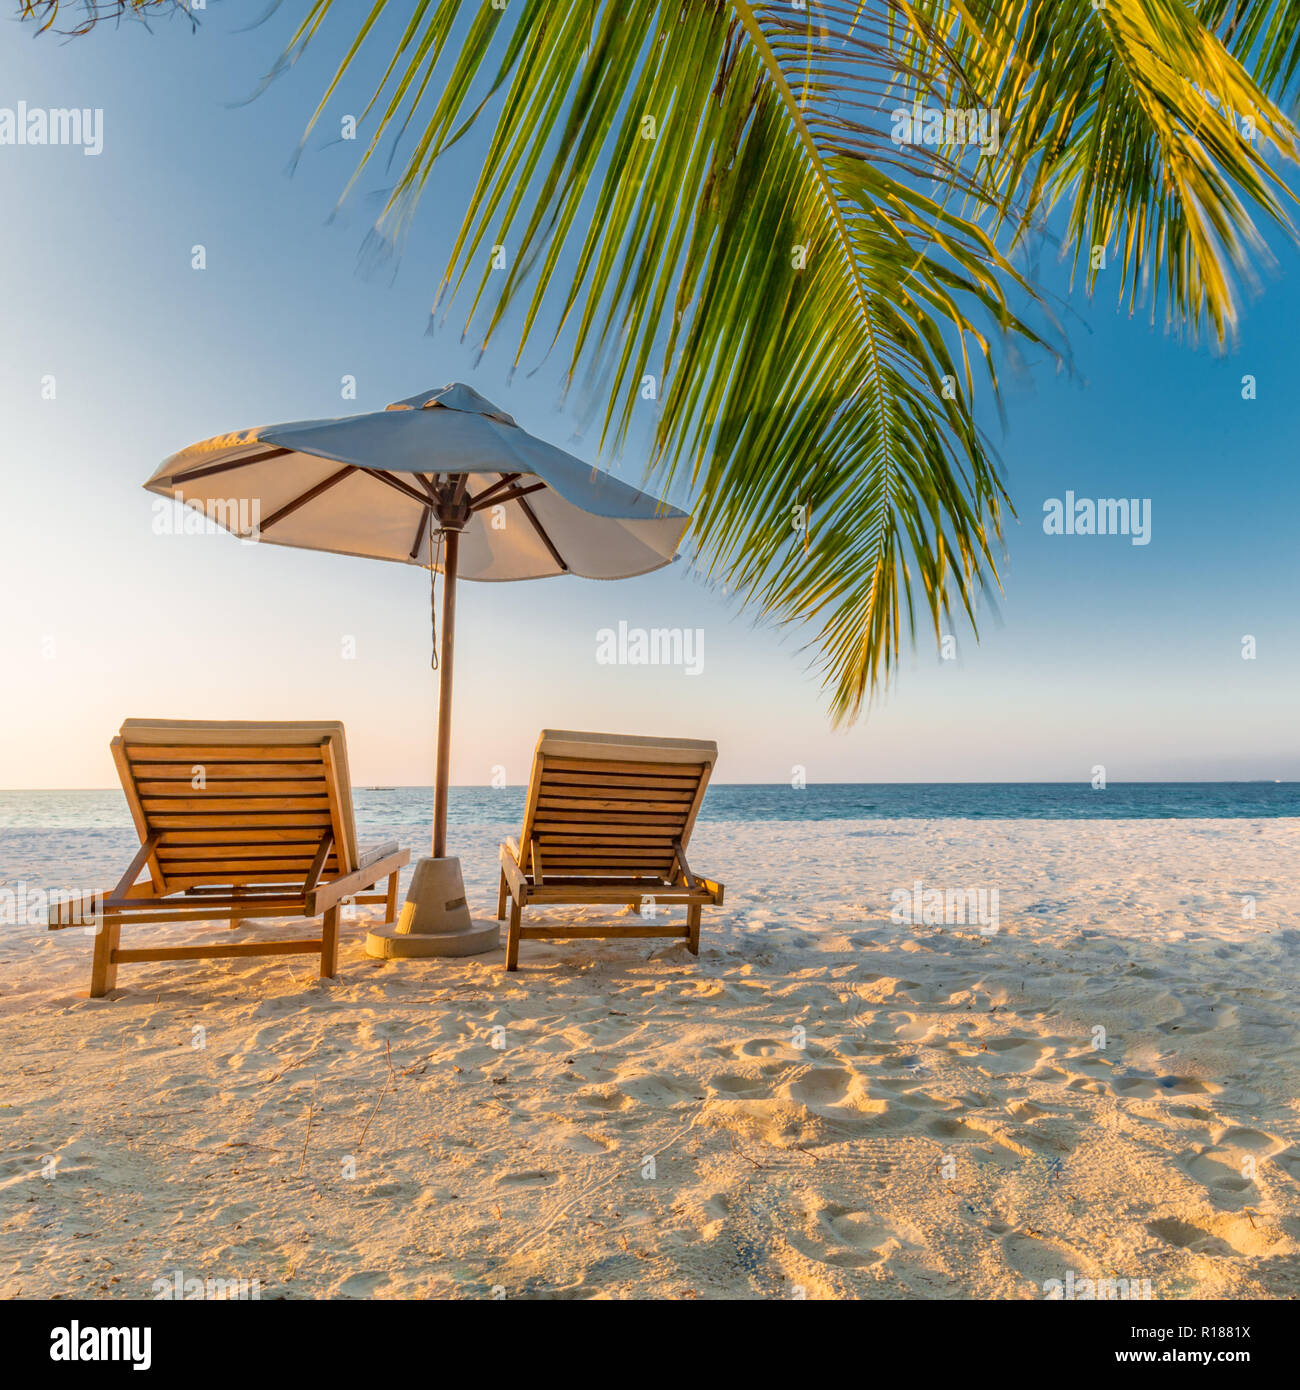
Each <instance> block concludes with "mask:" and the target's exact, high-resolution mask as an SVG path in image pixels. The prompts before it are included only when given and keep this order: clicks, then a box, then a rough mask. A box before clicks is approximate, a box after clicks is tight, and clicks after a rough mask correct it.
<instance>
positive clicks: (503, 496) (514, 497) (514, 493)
mask: <svg viewBox="0 0 1300 1390" xmlns="http://www.w3.org/2000/svg"><path fill="white" fill-rule="evenodd" d="M516 476H518V475H516ZM498 486H500V484H498ZM545 486H546V484H545V483H533V484H532V486H531V487H512V488H510V489H508V490H507V491H506V492H501V493H498V494H497V495H496V496H495V497H487V498H485V500H483V501H481V502H475V501H473V500H472V499H471V501H470V510H471V511H475V512H481V511H482V510H483V508H484V507H499V506H501V505H502V504H503V503H505V502H517V501H518V500H519V498H521V497H527V496H528V494H529V493H530V492H540V491H541V490H542V489H543V488H544V487H545ZM489 491H490V489H489ZM479 496H480V497H483V493H481V492H480V493H479Z"/></svg>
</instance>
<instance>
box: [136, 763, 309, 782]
mask: <svg viewBox="0 0 1300 1390" xmlns="http://www.w3.org/2000/svg"><path fill="white" fill-rule="evenodd" d="M132 765H133V766H134V767H135V770H136V775H137V776H139V777H159V778H173V777H179V778H184V780H185V781H187V782H188V781H189V779H190V778H191V777H192V776H193V775H194V767H195V763H194V762H193V761H191V762H182V763H154V762H145V761H143V760H136V759H133V760H132ZM200 765H201V766H202V767H203V769H204V771H205V773H206V775H207V779H208V781H209V782H213V781H217V780H220V781H230V780H232V779H236V778H240V777H244V778H249V779H251V780H253V781H258V782H261V781H273V780H275V779H277V778H289V779H290V780H293V779H297V780H300V781H310V782H312V783H317V782H322V781H324V780H325V767H324V764H323V763H322V762H321V760H320V759H319V758H315V759H313V760H312V761H311V762H301V763H225V762H220V763H219V762H212V761H210V760H209V761H208V762H205V763H204V762H201V764H200Z"/></svg>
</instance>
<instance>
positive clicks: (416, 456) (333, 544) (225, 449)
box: [145, 382, 690, 859]
mask: <svg viewBox="0 0 1300 1390" xmlns="http://www.w3.org/2000/svg"><path fill="white" fill-rule="evenodd" d="M145 487H146V488H147V489H148V491H150V492H152V493H156V494H157V495H158V496H161V497H169V498H172V499H174V500H175V501H177V502H178V503H182V504H184V505H186V506H190V507H195V508H198V509H199V510H201V511H203V512H204V513H205V514H206V515H207V516H208V517H210V518H211V519H213V520H214V521H216V522H218V523H219V524H220V525H222V526H224V527H225V529H227V530H230V531H232V532H233V533H234V534H236V535H239V536H241V538H243V539H246V540H257V541H259V542H262V543H266V544H271V545H291V546H301V547H303V548H305V549H309V550H326V551H333V552H334V553H336V554H339V555H357V556H366V557H369V558H371V559H376V560H394V561H397V562H399V563H402V564H409V565H418V566H423V567H426V568H429V569H430V570H431V571H437V572H440V573H441V574H442V575H443V590H442V615H441V645H440V650H439V655H438V667H439V698H438V743H437V766H436V774H435V783H434V814H433V855H434V858H435V859H443V858H445V856H446V842H447V785H448V773H449V763H450V754H451V690H452V667H453V655H454V642H455V620H456V584H457V581H458V580H460V579H476V580H485V581H490V580H515V579H543V578H547V577H549V576H553V575H561V574H575V575H580V576H582V577H583V578H587V579H623V578H627V577H630V576H632V575H637V574H646V573H648V572H649V571H651V570H655V569H658V568H660V567H661V566H662V565H666V564H668V563H669V562H670V561H671V560H672V559H673V557H674V555H675V554H676V550H677V545H678V542H679V541H680V540H681V538H682V535H683V533H684V531H685V529H686V526H687V524H688V522H689V520H690V518H689V516H688V515H687V514H686V513H685V512H681V511H678V510H677V508H675V507H670V506H668V505H667V504H666V503H664V502H662V501H660V500H658V499H656V498H654V497H650V496H648V495H647V494H645V493H643V492H640V491H638V490H637V489H636V488H634V487H630V486H629V485H628V484H627V483H624V482H620V481H619V480H618V479H617V478H613V477H611V476H610V475H609V474H608V473H603V472H601V471H599V470H598V469H595V468H593V467H591V465H589V464H586V463H583V462H582V461H581V460H580V459H577V458H574V457H573V456H572V455H571V454H567V453H565V452H564V450H562V449H557V448H556V447H555V446H554V445H553V444H548V443H546V442H545V440H542V439H538V438H537V437H536V436H535V435H532V434H529V433H528V432H527V431H526V430H524V429H521V428H520V427H519V425H518V424H517V423H516V422H515V420H514V419H513V418H512V417H511V416H510V415H508V414H507V413H506V412H505V411H504V410H502V409H501V408H500V407H499V406H496V405H493V404H492V402H491V401H489V400H487V399H485V398H484V397H483V396H481V395H480V394H479V393H478V392H477V391H475V390H473V389H472V388H471V387H469V386H465V385H463V384H461V383H459V382H454V383H452V384H451V385H449V386H445V387H443V388H442V389H441V390H435V391H425V392H421V393H420V394H419V395H415V396H408V397H407V398H406V399H404V400H400V401H395V402H394V403H393V404H392V405H390V406H388V407H386V408H385V409H384V410H378V411H373V412H371V413H369V414H365V415H350V416H344V417H341V418H339V419H332V420H304V421H297V422H294V423H291V424H284V425H266V426H261V427H258V428H254V429H249V430H241V431H237V432H235V433H232V434H222V435H217V436H215V437H214V438H212V439H205V440H203V441H202V442H201V443H198V444H193V445H191V446H190V447H189V448H187V449H182V450H181V451H180V452H179V453H177V454H173V455H172V456H171V457H170V458H169V459H167V460H166V462H164V463H163V464H162V465H161V466H160V467H159V468H158V470H157V471H156V472H155V473H154V475H153V476H152V477H151V478H150V479H149V480H148V482H146V483H145Z"/></svg>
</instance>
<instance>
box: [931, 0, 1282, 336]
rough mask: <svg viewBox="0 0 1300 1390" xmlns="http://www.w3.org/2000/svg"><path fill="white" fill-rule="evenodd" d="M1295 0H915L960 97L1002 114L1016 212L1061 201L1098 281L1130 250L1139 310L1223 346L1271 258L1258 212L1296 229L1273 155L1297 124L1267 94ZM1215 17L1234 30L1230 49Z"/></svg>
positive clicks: (1003, 179)
mask: <svg viewBox="0 0 1300 1390" xmlns="http://www.w3.org/2000/svg"><path fill="white" fill-rule="evenodd" d="M1291 8H1292V6H1291V5H1290V4H1284V5H1281V6H1277V7H1275V6H1273V5H1267V4H1259V3H1255V4H1250V5H1248V4H1246V3H1244V0H1241V3H1237V0H1233V5H1232V7H1231V9H1232V16H1231V17H1229V15H1228V10H1229V5H1228V0H1212V3H1210V4H1209V5H1208V6H1207V7H1205V9H1204V10H1203V12H1202V14H1200V15H1198V13H1197V11H1196V10H1195V9H1194V8H1193V7H1190V6H1188V5H1187V4H1184V3H1182V0H1099V3H1097V4H1096V5H1094V4H1093V3H1092V0H1058V3H1053V4H1050V5H1044V4H1041V3H1039V0H966V3H965V4H963V5H962V6H960V7H955V6H952V5H950V4H948V3H947V0H920V9H919V13H920V14H921V15H922V16H923V17H924V18H925V20H926V21H927V22H928V23H931V24H933V25H934V26H935V27H936V28H937V29H939V30H940V31H941V32H942V33H943V36H944V39H945V43H946V45H947V46H948V47H949V48H950V49H951V51H952V53H953V54H954V55H955V61H944V62H943V63H942V64H941V63H939V62H937V61H936V59H935V54H934V49H933V45H932V44H928V43H926V42H925V41H924V40H918V39H917V38H916V36H915V34H913V36H912V38H911V40H910V43H911V47H912V51H913V57H914V58H915V59H916V60H917V61H918V63H925V62H926V61H927V59H928V63H929V66H928V69H927V78H933V79H935V80H938V81H940V82H946V83H947V88H946V90H947V100H949V101H954V102H957V103H959V104H960V103H972V104H978V105H987V106H989V107H992V108H994V109H996V110H997V111H998V112H999V114H1000V118H1001V125H1002V130H1003V132H1004V135H1003V139H1002V142H1001V148H1000V150H999V153H998V157H997V158H996V159H994V160H989V161H986V162H985V163H984V164H983V165H982V166H981V170H980V172H981V173H982V174H983V176H984V179H985V186H984V192H985V194H986V197H987V198H988V199H990V200H994V201H997V202H998V203H999V204H1000V206H1001V208H1002V215H1003V219H1004V223H1005V224H1009V225H1010V226H1011V227H1012V228H1013V229H1014V231H1015V232H1016V233H1017V234H1019V235H1022V236H1023V235H1025V234H1026V233H1028V232H1029V231H1030V230H1031V229H1032V228H1033V227H1034V226H1036V225H1038V224H1039V223H1040V222H1041V220H1042V219H1043V217H1044V216H1045V215H1046V213H1047V212H1049V211H1050V210H1051V209H1052V208H1054V207H1056V206H1058V205H1059V206H1061V207H1062V208H1063V210H1064V213H1065V218H1066V231H1065V246H1066V251H1067V254H1069V255H1070V256H1071V257H1072V259H1073V263H1074V267H1075V269H1076V271H1077V270H1078V268H1079V267H1080V266H1081V265H1082V266H1083V268H1084V281H1085V283H1086V285H1087V287H1088V289H1089V290H1092V289H1093V288H1094V287H1095V286H1096V285H1097V283H1098V282H1099V280H1100V278H1101V277H1102V276H1103V275H1105V274H1108V273H1111V272H1112V271H1113V269H1114V267H1115V264H1116V263H1117V264H1118V269H1119V272H1120V274H1119V277H1118V278H1119V289H1118V297H1119V299H1120V301H1121V302H1123V301H1125V300H1126V299H1127V302H1128V307H1129V310H1130V312H1131V311H1132V310H1133V309H1134V308H1136V307H1137V305H1138V304H1139V303H1141V302H1143V301H1147V302H1149V303H1150V307H1151V313H1152V317H1153V319H1154V318H1155V316H1156V314H1157V313H1158V306H1159V305H1160V304H1163V305H1164V308H1165V318H1166V322H1167V323H1169V324H1174V325H1180V326H1186V327H1187V328H1189V329H1190V330H1191V332H1192V333H1193V335H1194V334H1195V333H1196V332H1197V331H1198V330H1199V329H1200V328H1201V327H1203V326H1207V325H1208V327H1209V329H1210V331H1211V332H1212V333H1213V335H1214V337H1215V339H1216V340H1217V341H1218V342H1223V341H1225V340H1226V339H1228V338H1229V337H1231V336H1232V335H1233V334H1234V332H1235V330H1236V326H1237V323H1238V320H1239V316H1240V311H1241V299H1242V294H1243V291H1247V290H1250V289H1252V288H1254V287H1255V286H1256V284H1257V283H1258V267H1260V266H1261V265H1265V264H1267V263H1268V262H1269V259H1270V258H1269V254H1268V251H1267V247H1266V244H1265V241H1264V238H1263V235H1262V233H1261V230H1260V227H1259V226H1258V225H1257V223H1256V219H1259V220H1260V221H1262V222H1263V223H1264V224H1265V225H1269V224H1271V225H1274V226H1277V227H1279V228H1281V229H1283V230H1284V231H1285V232H1286V233H1287V234H1288V235H1289V236H1291V237H1293V238H1294V236H1295V229H1294V226H1293V224H1292V222H1291V219H1290V216H1289V214H1288V212H1287V205H1288V204H1290V203H1291V202H1292V201H1293V195H1292V194H1291V193H1290V191H1289V190H1288V188H1287V186H1286V184H1285V183H1284V182H1283V179H1282V177H1281V175H1280V174H1279V172H1278V171H1277V169H1276V168H1275V167H1274V163H1275V162H1276V160H1277V158H1278V157H1281V158H1282V159H1285V160H1288V161H1291V162H1294V161H1295V159H1296V157H1297V153H1298V151H1297V143H1296V133H1295V131H1294V129H1293V127H1292V125H1291V123H1290V121H1289V120H1288V119H1287V118H1286V116H1285V115H1284V114H1283V113H1282V112H1281V110H1279V108H1278V107H1277V106H1276V105H1275V104H1274V102H1273V101H1272V100H1271V99H1270V97H1269V96H1268V95H1267V92H1266V91H1265V87H1267V86H1269V85H1273V84H1276V83H1277V82H1278V81H1279V80H1280V79H1281V78H1282V76H1283V75H1284V74H1285V75H1287V76H1289V74H1290V73H1291V72H1292V71H1293V70H1294V67H1295V63H1296V57H1295V54H1294V52H1292V49H1291V36H1290V35H1289V34H1288V33H1287V32H1286V31H1285V29H1284V27H1283V25H1282V24H1281V23H1280V22H1279V20H1280V17H1281V14H1282V12H1284V11H1289V10H1290V9H1291ZM1216 26H1217V27H1221V28H1223V29H1224V31H1225V33H1226V32H1227V31H1228V30H1229V29H1232V30H1233V31H1234V33H1235V39H1234V41H1233V43H1234V46H1233V48H1232V49H1231V50H1230V48H1229V47H1228V46H1225V42H1224V41H1223V40H1222V39H1221V38H1220V37H1219V36H1218V34H1216V32H1215V31H1214V30H1215V27H1216ZM918 50H927V51H925V52H920V51H918ZM1234 53H1239V54H1241V55H1243V57H1248V58H1249V60H1250V61H1252V62H1254V63H1255V65H1256V66H1257V67H1258V69H1259V72H1260V78H1259V81H1258V82H1257V81H1256V80H1255V78H1253V77H1252V76H1251V73H1250V71H1249V70H1248V69H1247V67H1245V66H1243V61H1242V58H1239V57H1237V56H1234ZM940 69H941V70H940ZM1261 84H1263V85H1261ZM1270 159H1272V161H1273V163H1271V162H1270ZM1107 262H1109V263H1110V264H1109V265H1108V264H1107Z"/></svg>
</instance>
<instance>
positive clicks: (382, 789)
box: [366, 787, 397, 792]
mask: <svg viewBox="0 0 1300 1390" xmlns="http://www.w3.org/2000/svg"><path fill="white" fill-rule="evenodd" d="M366 790H367V791H368V792H395V791H396V790H397V788H396V787H367V788H366Z"/></svg>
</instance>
